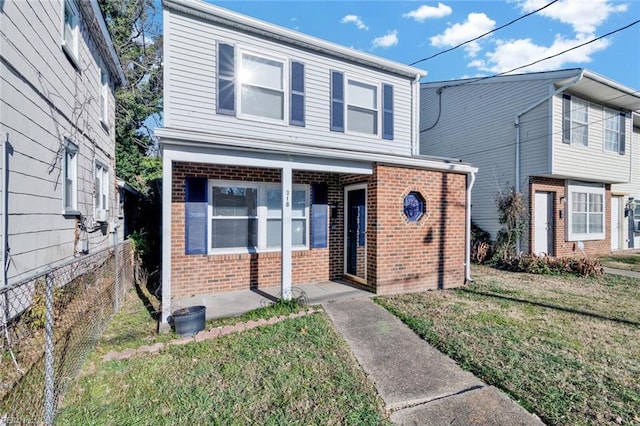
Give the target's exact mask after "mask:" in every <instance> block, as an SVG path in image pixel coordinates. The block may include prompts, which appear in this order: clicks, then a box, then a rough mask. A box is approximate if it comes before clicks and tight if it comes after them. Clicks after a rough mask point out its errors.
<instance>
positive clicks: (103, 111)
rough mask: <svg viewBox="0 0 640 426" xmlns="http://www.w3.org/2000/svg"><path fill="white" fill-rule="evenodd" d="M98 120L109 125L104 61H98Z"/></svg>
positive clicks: (106, 78)
mask: <svg viewBox="0 0 640 426" xmlns="http://www.w3.org/2000/svg"><path fill="white" fill-rule="evenodd" d="M98 102H99V103H100V121H101V122H102V124H103V125H104V126H107V127H108V125H109V72H108V71H107V69H106V67H105V65H104V62H102V61H100V99H99V100H98Z"/></svg>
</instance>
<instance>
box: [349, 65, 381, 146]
mask: <svg viewBox="0 0 640 426" xmlns="http://www.w3.org/2000/svg"><path fill="white" fill-rule="evenodd" d="M344 79H345V84H344V132H345V133H346V134H354V135H366V136H368V137H372V136H375V137H378V138H380V137H381V135H382V122H381V119H382V85H381V83H380V82H377V81H372V80H367V79H363V78H360V77H357V76H355V75H351V74H348V73H344ZM350 81H352V82H354V83H359V84H363V85H366V86H371V87H375V89H376V109H375V110H373V109H369V108H365V107H360V106H356V105H353V104H351V103H350V102H349V98H350V87H349V82H350ZM352 107H353V108H357V109H361V110H368V111H375V112H376V132H375V133H367V132H358V131H355V130H350V129H349V108H352Z"/></svg>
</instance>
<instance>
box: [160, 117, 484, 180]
mask: <svg viewBox="0 0 640 426" xmlns="http://www.w3.org/2000/svg"><path fill="white" fill-rule="evenodd" d="M154 133H155V135H156V136H157V137H158V138H159V139H160V143H161V145H162V147H163V149H165V150H166V149H168V148H169V149H170V150H171V151H172V152H173V153H174V155H173V156H172V157H173V159H175V160H181V159H180V157H181V155H180V152H181V151H183V152H184V154H185V155H184V157H185V158H186V157H190V156H192V155H194V154H198V153H202V154H204V153H206V152H207V151H210V152H211V151H213V152H218V153H220V152H225V153H227V155H237V156H238V157H251V156H255V155H256V154H260V155H267V156H269V155H271V156H274V159H278V158H280V159H281V161H282V160H284V161H287V162H295V161H296V160H297V159H298V160H301V162H304V163H308V162H309V161H311V162H312V163H315V164H317V165H318V166H320V167H322V166H324V165H325V164H324V162H325V161H326V162H328V163H331V164H343V163H344V164H345V165H346V164H349V165H351V166H355V167H358V165H359V167H361V168H363V169H370V168H371V166H370V164H372V163H381V164H388V165H394V166H403V167H411V168H420V169H429V170H438V171H448V172H452V173H464V174H469V173H476V172H477V171H478V168H477V167H472V166H471V165H469V164H467V163H463V162H462V161H461V160H457V159H452V158H442V157H431V156H424V155H417V156H403V155H396V154H390V153H379V152H363V151H355V150H349V149H335V148H327V147H321V146H315V145H306V144H305V145H302V144H292V143H287V142H280V141H269V140H261V139H251V138H244V137H242V138H239V137H234V136H230V135H222V134H210V133H200V132H193V131H186V130H178V129H172V128H166V127H165V128H160V129H156V130H155V131H154ZM189 154H191V155H189ZM184 161H191V160H186V159H185V160H184ZM239 165H240V164H239ZM265 167H266V166H265ZM327 171H331V170H327ZM333 171H338V170H333ZM365 173H366V172H365ZM369 173H370V172H369Z"/></svg>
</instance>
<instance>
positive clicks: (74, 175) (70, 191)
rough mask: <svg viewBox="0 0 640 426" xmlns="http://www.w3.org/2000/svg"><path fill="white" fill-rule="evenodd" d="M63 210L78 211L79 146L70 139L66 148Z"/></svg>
mask: <svg viewBox="0 0 640 426" xmlns="http://www.w3.org/2000/svg"><path fill="white" fill-rule="evenodd" d="M63 167H64V187H63V190H62V192H63V196H62V197H63V204H64V206H63V210H64V213H67V214H75V213H77V211H78V147H77V146H76V145H75V144H73V143H72V142H70V141H66V142H65V149H64V164H63Z"/></svg>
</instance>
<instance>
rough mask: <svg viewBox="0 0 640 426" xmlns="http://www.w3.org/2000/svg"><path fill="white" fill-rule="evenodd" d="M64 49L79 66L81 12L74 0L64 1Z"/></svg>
mask: <svg viewBox="0 0 640 426" xmlns="http://www.w3.org/2000/svg"><path fill="white" fill-rule="evenodd" d="M63 8H64V10H63V24H62V48H63V49H64V51H65V52H66V53H67V55H68V56H69V58H70V59H71V60H72V62H73V64H74V65H75V66H78V62H79V61H78V38H79V22H80V19H79V11H78V8H77V7H76V4H75V3H74V1H73V0H64V4H63Z"/></svg>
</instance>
